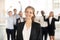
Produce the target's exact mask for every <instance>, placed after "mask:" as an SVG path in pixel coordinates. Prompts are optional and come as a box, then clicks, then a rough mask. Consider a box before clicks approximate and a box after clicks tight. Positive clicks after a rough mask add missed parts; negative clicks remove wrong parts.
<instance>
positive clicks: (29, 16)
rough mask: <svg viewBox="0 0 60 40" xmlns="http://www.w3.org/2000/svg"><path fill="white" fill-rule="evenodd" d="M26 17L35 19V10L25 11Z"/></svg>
mask: <svg viewBox="0 0 60 40" xmlns="http://www.w3.org/2000/svg"><path fill="white" fill-rule="evenodd" d="M25 16H26V18H28V19H31V18H32V17H33V9H31V8H28V9H27V10H26V11H25Z"/></svg>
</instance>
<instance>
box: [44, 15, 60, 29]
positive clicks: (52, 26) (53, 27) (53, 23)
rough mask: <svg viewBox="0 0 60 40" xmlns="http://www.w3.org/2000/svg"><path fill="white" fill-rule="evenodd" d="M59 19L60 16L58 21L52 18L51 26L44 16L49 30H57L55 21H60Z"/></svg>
mask: <svg viewBox="0 0 60 40" xmlns="http://www.w3.org/2000/svg"><path fill="white" fill-rule="evenodd" d="M59 18H60V16H59V17H58V19H55V18H54V17H53V18H52V21H51V24H49V18H47V19H45V16H44V21H46V22H47V24H48V29H50V30H55V29H56V27H55V21H59Z"/></svg>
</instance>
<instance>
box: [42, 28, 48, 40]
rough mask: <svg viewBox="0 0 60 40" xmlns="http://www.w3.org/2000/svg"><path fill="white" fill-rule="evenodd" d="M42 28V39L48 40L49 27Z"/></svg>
mask: <svg viewBox="0 0 60 40" xmlns="http://www.w3.org/2000/svg"><path fill="white" fill-rule="evenodd" d="M41 28H42V39H43V37H44V40H47V34H48V28H47V27H41Z"/></svg>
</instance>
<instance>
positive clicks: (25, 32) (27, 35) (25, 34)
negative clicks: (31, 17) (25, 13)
mask: <svg viewBox="0 0 60 40" xmlns="http://www.w3.org/2000/svg"><path fill="white" fill-rule="evenodd" d="M30 33H31V27H30V28H29V29H27V27H26V24H25V25H24V29H23V40H29V38H30Z"/></svg>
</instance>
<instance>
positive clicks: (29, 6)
mask: <svg viewBox="0 0 60 40" xmlns="http://www.w3.org/2000/svg"><path fill="white" fill-rule="evenodd" d="M29 8H31V9H32V10H33V15H34V16H33V17H32V21H34V18H35V9H34V8H33V7H32V6H28V7H26V9H25V12H26V10H27V9H29Z"/></svg>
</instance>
